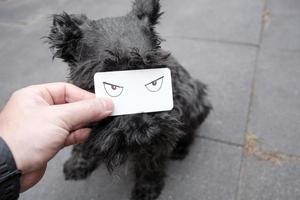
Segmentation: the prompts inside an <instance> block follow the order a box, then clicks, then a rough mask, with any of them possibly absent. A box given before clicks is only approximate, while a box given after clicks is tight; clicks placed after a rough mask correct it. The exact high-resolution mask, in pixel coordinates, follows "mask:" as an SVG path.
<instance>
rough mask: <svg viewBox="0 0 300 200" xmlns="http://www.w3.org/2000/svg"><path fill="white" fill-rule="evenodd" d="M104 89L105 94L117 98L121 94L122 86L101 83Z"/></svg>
mask: <svg viewBox="0 0 300 200" xmlns="http://www.w3.org/2000/svg"><path fill="white" fill-rule="evenodd" d="M103 86H104V89H105V91H106V93H107V94H108V95H109V96H111V97H118V96H120V95H121V94H122V92H123V88H124V87H122V86H118V85H114V84H111V83H107V82H103Z"/></svg>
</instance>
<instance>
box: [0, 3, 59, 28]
mask: <svg viewBox="0 0 300 200" xmlns="http://www.w3.org/2000/svg"><path fill="white" fill-rule="evenodd" d="M62 2H63V1H62V0H45V1H35V0H22V1H18V0H9V1H0V22H1V23H16V24H20V25H26V24H29V23H32V21H35V20H37V19H38V18H39V17H40V16H41V15H47V14H49V13H47V10H51V9H53V8H55V7H60V6H61V3H62ZM50 14H51V13H50Z"/></svg>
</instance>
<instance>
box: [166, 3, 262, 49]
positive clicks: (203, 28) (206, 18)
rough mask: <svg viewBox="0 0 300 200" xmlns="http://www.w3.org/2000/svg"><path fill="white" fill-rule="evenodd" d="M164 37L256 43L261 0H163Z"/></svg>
mask: <svg viewBox="0 0 300 200" xmlns="http://www.w3.org/2000/svg"><path fill="white" fill-rule="evenodd" d="M162 4H163V8H162V9H163V10H164V11H165V14H164V15H163V17H162V20H161V24H162V25H161V26H162V27H161V32H162V35H163V36H180V37H197V38H209V39H213V40H226V41H235V42H242V43H251V44H258V43H259V33H260V29H261V13H262V10H263V4H264V2H263V1H260V0H258V1H253V0H244V1H240V0H227V1H218V0H188V1H184V2H183V1H181V0H162Z"/></svg>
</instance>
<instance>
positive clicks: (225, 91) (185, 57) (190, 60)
mask: <svg viewBox="0 0 300 200" xmlns="http://www.w3.org/2000/svg"><path fill="white" fill-rule="evenodd" d="M163 47H164V48H165V49H167V50H169V51H170V52H171V53H172V54H173V56H175V58H177V59H178V61H179V62H180V63H181V64H182V65H183V66H184V67H185V68H186V69H188V71H189V72H190V73H191V74H192V75H193V77H195V78H198V79H199V80H202V81H203V82H204V83H206V84H207V85H208V88H209V96H210V99H211V100H212V104H213V107H214V110H213V111H212V113H211V115H210V116H209V118H208V120H207V121H206V122H205V123H204V126H203V128H202V129H201V132H200V135H204V136H207V137H211V138H216V139H221V140H225V141H230V142H234V143H238V144H243V140H244V132H245V127H246V116H247V112H248V104H249V96H250V89H251V81H252V76H253V69H254V65H255V56H256V50H257V49H256V48H253V47H248V46H239V45H231V44H221V43H212V42H205V41H197V40H182V39H176V38H167V41H166V42H165V43H163Z"/></svg>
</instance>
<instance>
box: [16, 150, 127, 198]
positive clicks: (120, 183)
mask: <svg viewBox="0 0 300 200" xmlns="http://www.w3.org/2000/svg"><path fill="white" fill-rule="evenodd" d="M69 154H70V153H69V149H68V150H64V151H62V152H60V153H59V154H58V155H57V156H56V157H55V158H54V159H53V160H52V161H51V162H50V163H49V164H48V168H47V171H46V174H45V176H44V177H43V179H42V181H41V182H40V183H38V185H37V186H35V187H34V188H32V189H31V190H29V191H27V192H25V193H23V194H22V195H21V198H20V200H32V199H44V200H62V199H63V200H83V199H84V200H96V199H97V200H98V199H102V200H106V199H107V200H120V199H122V200H125V199H128V197H129V195H130V190H131V187H132V186H133V180H132V179H133V177H132V173H129V172H127V170H125V168H120V169H119V170H118V172H115V173H114V174H113V175H112V176H111V175H110V174H109V173H108V172H107V170H106V169H105V167H104V166H101V167H100V168H99V169H97V170H96V171H95V172H93V174H92V176H91V177H89V178H88V179H87V180H84V181H65V180H64V176H63V173H62V166H63V163H64V162H65V160H67V158H68V157H69Z"/></svg>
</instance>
